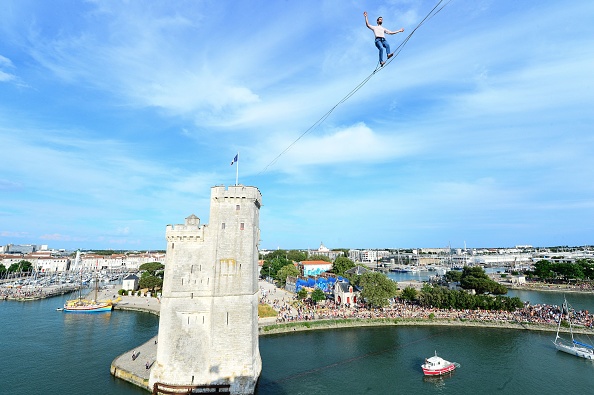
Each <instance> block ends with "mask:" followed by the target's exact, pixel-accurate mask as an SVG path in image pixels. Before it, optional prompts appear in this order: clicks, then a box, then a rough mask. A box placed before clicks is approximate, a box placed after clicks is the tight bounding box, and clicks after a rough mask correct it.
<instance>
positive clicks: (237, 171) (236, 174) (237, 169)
mask: <svg viewBox="0 0 594 395" xmlns="http://www.w3.org/2000/svg"><path fill="white" fill-rule="evenodd" d="M236 165H237V167H236V168H235V186H237V184H238V181H239V151H237V163H236Z"/></svg>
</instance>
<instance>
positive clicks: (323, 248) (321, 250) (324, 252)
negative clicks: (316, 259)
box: [307, 243, 344, 261]
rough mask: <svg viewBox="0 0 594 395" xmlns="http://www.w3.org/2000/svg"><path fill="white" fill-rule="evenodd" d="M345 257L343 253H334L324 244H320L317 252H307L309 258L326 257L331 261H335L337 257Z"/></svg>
mask: <svg viewBox="0 0 594 395" xmlns="http://www.w3.org/2000/svg"><path fill="white" fill-rule="evenodd" d="M342 255H344V253H343V252H342V251H332V250H330V249H329V248H328V247H326V246H325V245H324V243H320V247H318V249H317V250H307V256H308V257H310V256H325V257H328V258H329V259H330V260H331V261H334V260H335V259H336V258H337V257H339V256H342Z"/></svg>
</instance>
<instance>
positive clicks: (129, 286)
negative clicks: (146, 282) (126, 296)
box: [122, 274, 139, 291]
mask: <svg viewBox="0 0 594 395" xmlns="http://www.w3.org/2000/svg"><path fill="white" fill-rule="evenodd" d="M138 282H139V278H138V276H136V275H134V274H129V275H127V276H126V277H124V279H123V280H122V289H123V290H124V291H136V290H137V289H138Z"/></svg>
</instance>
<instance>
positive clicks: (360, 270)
mask: <svg viewBox="0 0 594 395" xmlns="http://www.w3.org/2000/svg"><path fill="white" fill-rule="evenodd" d="M370 271H371V270H369V269H367V268H366V267H365V266H361V265H357V266H355V267H353V268H351V269H349V270H347V271H345V273H348V274H356V275H358V276H360V275H361V274H365V273H367V272H370Z"/></svg>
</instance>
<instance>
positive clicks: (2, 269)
mask: <svg viewBox="0 0 594 395" xmlns="http://www.w3.org/2000/svg"><path fill="white" fill-rule="evenodd" d="M7 271H8V269H6V266H4V264H3V263H0V273H6V272H7Z"/></svg>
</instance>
